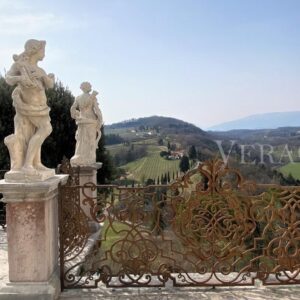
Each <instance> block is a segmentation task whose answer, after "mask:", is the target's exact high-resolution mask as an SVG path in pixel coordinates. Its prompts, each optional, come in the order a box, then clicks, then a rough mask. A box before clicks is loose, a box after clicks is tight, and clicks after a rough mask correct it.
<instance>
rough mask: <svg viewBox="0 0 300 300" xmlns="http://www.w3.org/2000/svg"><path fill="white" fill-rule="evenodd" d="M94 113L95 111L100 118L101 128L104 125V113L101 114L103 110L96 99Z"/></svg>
mask: <svg viewBox="0 0 300 300" xmlns="http://www.w3.org/2000/svg"><path fill="white" fill-rule="evenodd" d="M94 111H95V114H96V116H97V118H98V121H99V125H100V126H99V127H101V126H102V125H103V118H102V113H101V110H100V108H99V106H98V102H97V98H96V97H95V99H94Z"/></svg>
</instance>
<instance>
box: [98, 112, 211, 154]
mask: <svg viewBox="0 0 300 300" xmlns="http://www.w3.org/2000/svg"><path fill="white" fill-rule="evenodd" d="M104 130H105V134H106V135H108V136H109V135H118V136H120V137H121V138H122V139H123V141H130V142H135V141H141V140H145V139H148V138H153V137H156V138H159V137H161V138H165V139H167V140H169V141H170V142H172V143H176V144H178V145H180V147H181V148H187V147H189V146H190V145H195V146H197V147H201V148H202V150H203V151H205V152H208V153H212V152H214V151H216V150H217V146H216V143H215V142H214V141H213V139H212V137H211V136H210V134H209V133H207V132H205V131H204V130H202V129H200V128H199V127H197V126H195V125H193V124H191V123H188V122H184V121H182V120H178V119H175V118H170V117H161V116H151V117H145V118H139V119H131V120H128V121H123V122H119V123H115V124H111V125H106V126H105V128H104Z"/></svg>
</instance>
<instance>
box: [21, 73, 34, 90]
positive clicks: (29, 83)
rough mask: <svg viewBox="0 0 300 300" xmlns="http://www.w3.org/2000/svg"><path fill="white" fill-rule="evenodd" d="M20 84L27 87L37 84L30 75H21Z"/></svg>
mask: <svg viewBox="0 0 300 300" xmlns="http://www.w3.org/2000/svg"><path fill="white" fill-rule="evenodd" d="M20 84H21V85H23V86H24V87H27V88H31V87H34V86H35V85H34V83H33V82H32V81H31V80H30V79H29V78H28V77H26V76H24V75H23V76H21V79H20Z"/></svg>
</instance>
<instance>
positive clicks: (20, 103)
mask: <svg viewBox="0 0 300 300" xmlns="http://www.w3.org/2000/svg"><path fill="white" fill-rule="evenodd" d="M45 46H46V42H45V41H38V40H33V39H31V40H28V41H27V42H26V43H25V50H24V52H22V53H21V54H20V55H14V56H13V59H14V63H13V65H12V67H11V68H10V70H9V71H8V72H7V74H6V77H5V79H6V82H7V83H8V84H9V85H16V88H15V89H14V90H13V93H12V99H13V106H14V107H15V109H16V115H15V118H14V128H15V132H14V134H11V135H9V136H7V137H6V138H5V139H4V143H5V145H6V146H7V148H8V150H9V154H10V161H11V170H10V171H9V172H7V173H6V174H5V180H6V181H24V182H28V181H29V182H30V181H43V180H45V179H47V178H49V177H52V176H54V174H55V172H54V170H52V169H49V168H47V167H45V166H44V165H43V164H42V162H41V146H42V144H43V142H44V141H45V139H46V138H47V137H48V136H49V135H50V133H51V131H52V126H51V123H50V116H49V111H50V108H49V107H48V105H47V98H46V94H45V89H46V88H52V87H53V85H54V75H53V74H46V72H45V71H44V70H43V69H42V68H40V67H39V66H38V62H39V61H41V60H43V58H44V57H45Z"/></svg>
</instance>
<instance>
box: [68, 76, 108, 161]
mask: <svg viewBox="0 0 300 300" xmlns="http://www.w3.org/2000/svg"><path fill="white" fill-rule="evenodd" d="M80 88H81V90H82V91H83V94H81V95H80V96H78V97H76V99H75V101H74V103H73V105H72V107H71V116H72V118H73V119H75V120H76V124H77V126H78V127H77V131H76V136H75V138H76V149H75V154H74V156H73V157H72V158H71V164H72V166H87V165H90V164H93V163H95V162H96V149H97V148H98V142H99V140H100V138H101V127H102V125H103V119H102V113H101V111H100V109H99V106H98V102H97V98H96V96H97V94H98V92H96V91H93V92H92V93H91V94H90V92H91V90H92V86H91V84H90V83H89V82H83V83H82V84H81V86H80Z"/></svg>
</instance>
